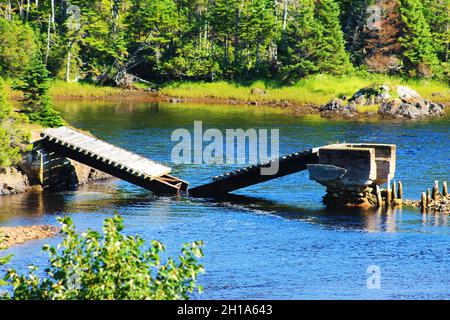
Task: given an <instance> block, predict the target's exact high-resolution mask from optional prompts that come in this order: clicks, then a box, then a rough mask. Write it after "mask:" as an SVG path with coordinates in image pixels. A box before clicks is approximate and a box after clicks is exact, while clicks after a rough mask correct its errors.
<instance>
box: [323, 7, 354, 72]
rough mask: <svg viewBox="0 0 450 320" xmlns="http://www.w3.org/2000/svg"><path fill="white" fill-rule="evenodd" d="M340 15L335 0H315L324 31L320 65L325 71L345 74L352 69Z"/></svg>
mask: <svg viewBox="0 0 450 320" xmlns="http://www.w3.org/2000/svg"><path fill="white" fill-rule="evenodd" d="M339 15H340V9H339V6H338V4H337V3H336V1H335V0H315V16H316V19H317V21H318V23H319V24H320V25H321V27H320V28H318V29H320V30H321V31H322V32H321V34H320V38H319V47H320V50H319V51H320V60H319V63H318V67H319V70H320V71H321V72H324V73H331V74H343V73H345V72H347V71H349V70H350V69H351V64H350V59H349V56H348V53H347V52H346V51H345V41H344V34H343V32H342V27H341V24H340V20H339Z"/></svg>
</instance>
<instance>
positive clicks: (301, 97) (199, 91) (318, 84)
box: [161, 75, 450, 105]
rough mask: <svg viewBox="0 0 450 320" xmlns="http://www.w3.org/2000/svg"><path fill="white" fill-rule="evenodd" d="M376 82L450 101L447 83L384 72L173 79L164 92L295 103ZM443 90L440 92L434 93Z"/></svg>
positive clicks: (328, 97)
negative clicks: (283, 78) (292, 78)
mask: <svg viewBox="0 0 450 320" xmlns="http://www.w3.org/2000/svg"><path fill="white" fill-rule="evenodd" d="M373 83H379V84H380V85H381V84H383V83H388V84H390V85H391V87H392V86H395V85H407V86H410V87H411V88H413V89H415V90H417V91H418V92H419V94H421V95H422V96H423V97H424V98H426V99H430V100H433V101H435V102H449V101H450V89H449V87H448V86H447V85H445V84H443V83H439V82H437V81H427V80H403V79H401V78H396V77H388V76H382V75H371V76H367V77H360V76H342V77H337V76H328V75H317V76H313V77H310V78H306V79H303V80H300V81H298V82H297V83H296V84H295V85H293V86H279V85H277V84H276V83H274V82H270V81H267V82H264V81H255V82H253V83H248V84H244V85H240V84H236V83H232V82H226V81H219V82H214V83H204V82H172V83H169V84H167V85H165V86H164V87H163V88H162V90H161V92H162V93H163V94H166V95H169V96H173V97H179V98H194V99H208V98H213V99H222V100H231V99H235V100H240V101H268V102H281V101H285V100H286V101H289V102H291V103H295V104H314V105H320V104H324V103H326V102H328V101H330V100H331V99H333V98H335V97H339V96H341V97H342V96H344V95H346V96H348V97H350V96H352V95H353V93H354V92H355V91H357V90H358V89H360V88H363V87H366V86H369V85H371V84H373ZM252 88H261V89H265V90H266V94H264V95H255V94H252V93H251V90H252ZM435 92H439V93H440V95H438V96H433V95H432V94H433V93H435Z"/></svg>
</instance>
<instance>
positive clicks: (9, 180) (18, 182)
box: [0, 167, 30, 195]
mask: <svg viewBox="0 0 450 320" xmlns="http://www.w3.org/2000/svg"><path fill="white" fill-rule="evenodd" d="M0 181H1V183H0V195H10V194H18V193H23V192H25V191H28V190H29V189H30V183H29V182H28V177H27V176H26V175H25V174H23V173H22V172H21V171H19V170H18V169H17V168H15V167H8V168H3V170H2V171H1V172H0Z"/></svg>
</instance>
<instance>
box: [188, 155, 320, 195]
mask: <svg viewBox="0 0 450 320" xmlns="http://www.w3.org/2000/svg"><path fill="white" fill-rule="evenodd" d="M318 161H319V149H308V150H303V151H301V152H296V153H292V154H289V155H286V156H283V157H281V158H279V159H274V160H271V161H268V162H264V163H261V164H257V165H252V166H249V167H246V168H243V169H238V170H235V171H232V172H228V173H225V174H223V175H220V176H217V177H214V178H213V181H212V182H210V183H207V184H205V185H202V186H198V187H195V188H192V189H190V190H189V193H190V194H191V195H193V196H198V197H207V196H218V195H223V194H227V193H229V192H231V191H235V190H239V189H243V188H246V187H249V186H252V185H255V184H259V183H262V182H266V181H270V180H274V179H278V178H281V177H284V176H287V175H289V174H294V173H297V172H300V171H304V170H306V169H307V168H308V167H307V165H308V164H313V163H317V162H318ZM269 166H277V167H278V170H277V172H276V173H275V174H267V175H264V174H262V170H264V168H268V167H269Z"/></svg>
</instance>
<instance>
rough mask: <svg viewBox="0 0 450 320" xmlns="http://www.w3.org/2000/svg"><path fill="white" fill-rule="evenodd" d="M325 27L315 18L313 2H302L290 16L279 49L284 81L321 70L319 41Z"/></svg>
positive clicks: (290, 80) (306, 0)
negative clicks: (319, 65) (319, 66)
mask: <svg viewBox="0 0 450 320" xmlns="http://www.w3.org/2000/svg"><path fill="white" fill-rule="evenodd" d="M321 35H322V26H321V25H320V24H319V23H317V21H316V20H315V19H314V3H313V1H312V0H301V3H299V7H298V9H294V10H292V12H291V13H290V21H289V23H288V24H287V26H286V30H285V32H284V34H283V41H282V43H281V45H280V48H279V59H280V62H281V64H282V67H281V74H282V78H283V80H285V81H287V82H293V81H295V80H298V79H300V78H303V77H305V76H307V75H309V74H312V73H316V72H318V71H319V68H318V66H317V64H318V59H319V52H318V51H319V48H318V46H317V43H318V40H319V38H320V37H321Z"/></svg>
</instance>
